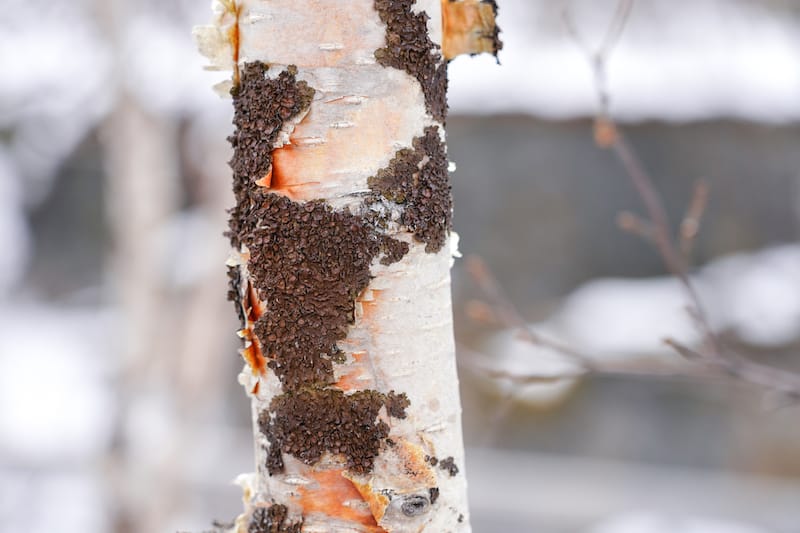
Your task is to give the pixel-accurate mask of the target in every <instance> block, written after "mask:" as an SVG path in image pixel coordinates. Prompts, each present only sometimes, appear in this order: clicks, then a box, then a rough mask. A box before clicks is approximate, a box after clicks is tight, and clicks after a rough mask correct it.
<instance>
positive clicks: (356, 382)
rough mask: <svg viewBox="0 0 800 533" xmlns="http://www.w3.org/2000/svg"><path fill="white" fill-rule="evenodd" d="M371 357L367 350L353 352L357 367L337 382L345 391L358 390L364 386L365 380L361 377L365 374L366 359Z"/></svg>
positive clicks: (354, 363) (354, 364)
mask: <svg viewBox="0 0 800 533" xmlns="http://www.w3.org/2000/svg"><path fill="white" fill-rule="evenodd" d="M366 357H369V355H368V354H367V352H353V359H354V361H353V363H352V364H353V366H355V368H354V369H353V370H352V371H351V372H348V373H346V374H344V375H342V377H340V378H339V380H338V381H337V382H336V386H337V387H339V388H340V389H342V390H343V391H350V390H358V389H361V388H364V380H363V379H361V378H362V376H363V375H364V368H363V364H364V362H363V361H364V359H365V358H366Z"/></svg>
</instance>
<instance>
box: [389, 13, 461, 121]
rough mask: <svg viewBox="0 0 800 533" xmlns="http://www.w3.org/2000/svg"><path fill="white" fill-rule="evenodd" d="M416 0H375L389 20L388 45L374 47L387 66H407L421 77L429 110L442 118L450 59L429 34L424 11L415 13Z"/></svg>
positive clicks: (441, 119)
mask: <svg viewBox="0 0 800 533" xmlns="http://www.w3.org/2000/svg"><path fill="white" fill-rule="evenodd" d="M415 3H416V0H375V9H376V10H377V11H378V14H379V15H380V17H381V21H382V22H383V23H384V24H386V46H385V47H383V48H379V49H377V50H375V59H377V60H378V63H380V64H381V65H383V66H385V67H392V68H396V69H399V70H404V71H406V72H407V73H409V74H410V75H411V76H413V77H415V78H416V79H417V81H419V84H420V87H421V88H422V94H423V95H424V96H425V106H426V108H427V109H428V113H430V114H431V116H432V117H433V118H434V119H436V120H437V121H439V122H442V123H443V122H444V120H445V117H446V115H447V63H446V62H445V61H444V60H443V59H442V54H441V53H440V51H439V50H440V48H441V47H440V46H439V45H438V44H436V43H434V42H433V41H431V39H430V37H429V36H428V19H429V18H430V17H429V16H428V14H427V13H425V12H424V11H422V12H419V13H415V12H414V11H413V9H412V6H413V5H414V4H415Z"/></svg>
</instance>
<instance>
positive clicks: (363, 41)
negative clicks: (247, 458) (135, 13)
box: [196, 0, 498, 533]
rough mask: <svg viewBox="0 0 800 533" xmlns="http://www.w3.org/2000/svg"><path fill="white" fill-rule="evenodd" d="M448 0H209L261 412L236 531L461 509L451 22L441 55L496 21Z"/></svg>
mask: <svg viewBox="0 0 800 533" xmlns="http://www.w3.org/2000/svg"><path fill="white" fill-rule="evenodd" d="M440 2H441V0H417V1H416V2H415V1H414V0H352V1H347V2H342V1H340V0H238V1H236V0H220V1H219V2H218V3H217V4H216V19H215V24H214V25H213V26H209V27H204V28H198V30H197V31H196V35H197V37H198V41H199V43H200V46H201V50H202V51H203V52H204V53H205V54H206V55H207V56H209V58H210V59H211V60H212V66H214V67H217V68H230V69H231V70H232V71H233V80H232V83H231V84H230V87H231V89H230V93H231V94H232V96H233V101H234V107H235V117H234V125H235V132H234V134H233V135H232V136H231V137H230V141H231V143H232V145H233V148H234V156H233V159H232V161H231V167H232V169H233V173H234V191H235V194H236V202H237V203H236V206H235V207H234V208H233V209H232V210H231V219H230V230H229V232H228V236H229V237H230V239H231V243H232V245H233V253H232V255H231V258H230V261H229V269H230V270H229V275H230V279H231V291H230V296H231V299H232V300H233V301H234V302H235V304H236V307H237V311H238V313H239V317H240V319H241V321H242V329H241V330H240V332H239V335H240V336H241V338H242V339H243V349H242V355H243V357H244V359H245V361H246V362H247V364H246V365H245V368H244V370H243V371H242V373H241V375H240V382H241V383H242V385H244V387H245V389H246V391H247V393H248V395H249V396H250V398H251V401H252V409H253V423H254V427H255V429H256V430H255V451H256V473H255V474H251V475H247V476H243V477H242V478H240V481H241V484H242V485H243V487H244V493H245V497H244V500H245V512H244V513H243V514H242V515H241V516H240V517H239V518H238V519H237V522H236V525H235V528H234V530H235V531H241V532H245V531H247V532H249V533H261V532H284V531H285V532H299V531H304V532H330V531H355V532H358V531H365V532H381V531H386V532H405V531H430V532H437V533H440V532H450V531H469V529H470V527H469V511H468V509H467V500H466V481H465V477H464V472H463V458H464V454H463V445H462V437H461V425H460V413H461V408H460V404H459V398H458V378H457V375H456V367H455V350H454V342H453V333H452V312H451V304H450V273H449V272H450V267H451V264H452V257H453V255H454V253H455V249H456V246H455V238H454V237H455V236H454V235H451V233H450V229H451V227H450V221H451V213H452V206H451V195H450V184H449V176H448V161H447V156H446V151H445V145H444V129H443V125H444V119H445V114H446V109H447V104H446V95H445V92H446V85H447V70H446V61H447V59H449V57H447V58H446V57H444V56H443V55H442V40H443V24H445V23H448V21H449V26H451V27H454V28H457V29H456V30H451V31H453V32H454V34H455V33H459V37H458V43H456V44H454V45H453V46H450V47H448V46H445V47H444V48H445V50H450V49H457V50H458V51H457V52H447V54H448V56H449V55H451V54H455V53H459V52H465V51H466V52H478V51H483V49H488V50H494V49H496V47H497V44H498V41H497V33H496V31H495V30H494V26H493V21H494V3H493V2H492V3H480V2H477V1H468V2H454V3H452V4H454V5H455V6H457V7H459V8H461V9H460V11H458V12H457V11H455V10H452V11H451V10H448V6H449V4H451V2H444V3H443V4H442V3H440ZM443 7H444V9H445V12H444V13H443ZM448 13H450V14H451V15H450V16H448ZM465 13H466V15H465ZM465 35H466V36H467V37H468V38H465ZM470 36H471V37H470ZM453 42H454V43H455V41H453ZM465 42H472V43H473V45H469V44H466V45H465V44H464V43H465ZM475 43H480V46H482V47H483V49H479V48H478V47H476V46H474V44H475Z"/></svg>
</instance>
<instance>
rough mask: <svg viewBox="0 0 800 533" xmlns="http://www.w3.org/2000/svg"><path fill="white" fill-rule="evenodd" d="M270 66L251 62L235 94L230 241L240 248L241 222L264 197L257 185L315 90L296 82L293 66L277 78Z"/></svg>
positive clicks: (250, 217) (243, 73)
mask: <svg viewBox="0 0 800 533" xmlns="http://www.w3.org/2000/svg"><path fill="white" fill-rule="evenodd" d="M268 69H269V67H268V66H267V65H266V64H264V63H261V62H259V61H256V62H253V63H246V64H245V65H244V67H243V68H242V70H241V77H240V80H239V84H238V85H236V86H235V87H234V88H233V89H232V90H231V94H232V95H233V107H234V115H233V124H234V125H235V126H236V130H235V131H234V134H233V135H231V136H230V137H228V141H230V143H231V146H233V159H231V161H230V166H231V168H232V169H233V192H234V194H235V196H236V206H235V207H234V208H233V209H232V210H231V217H230V221H229V226H230V231H229V232H228V236H229V237H230V239H231V241H232V243H233V245H234V247H236V248H238V246H239V237H240V233H241V230H242V228H241V224H242V223H243V221H247V220H250V219H252V217H253V213H252V210H254V209H257V207H258V203H259V202H258V200H259V196H260V195H261V194H262V193H261V192H260V191H259V187H258V186H257V185H255V181H257V180H259V179H261V178H262V177H264V175H265V174H266V173H267V172H268V171H269V169H270V167H271V166H272V150H273V147H274V146H275V141H276V140H277V139H278V134H279V133H280V131H281V128H283V125H284V123H285V122H286V121H287V120H289V119H290V118H291V117H293V116H295V115H297V114H298V113H300V112H302V111H304V110H305V109H307V108H308V106H309V105H310V104H311V100H312V98H313V97H314V89H312V88H311V87H309V85H308V84H307V83H306V82H304V81H297V78H296V74H297V69H296V67H294V66H290V67H289V68H288V69H287V70H284V71H283V72H281V73H280V74H278V76H277V77H275V78H268V77H267V75H266V74H267V70H268Z"/></svg>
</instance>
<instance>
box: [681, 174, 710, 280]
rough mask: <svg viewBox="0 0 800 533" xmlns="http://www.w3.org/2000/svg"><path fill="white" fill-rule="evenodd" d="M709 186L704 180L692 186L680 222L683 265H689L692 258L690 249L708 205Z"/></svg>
mask: <svg viewBox="0 0 800 533" xmlns="http://www.w3.org/2000/svg"><path fill="white" fill-rule="evenodd" d="M709 188H710V187H709V185H708V183H707V182H706V181H705V180H699V181H698V182H697V183H695V184H694V191H693V193H692V200H691V202H689V209H687V210H686V214H685V215H684V217H683V221H681V228H680V240H679V243H680V250H681V255H682V256H683V261H684V263H685V264H689V263H690V261H691V256H692V248H693V247H694V242H695V240H696V238H697V234H698V232H699V231H700V222H701V221H702V219H703V214H704V213H705V211H706V206H707V205H708V194H709Z"/></svg>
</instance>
